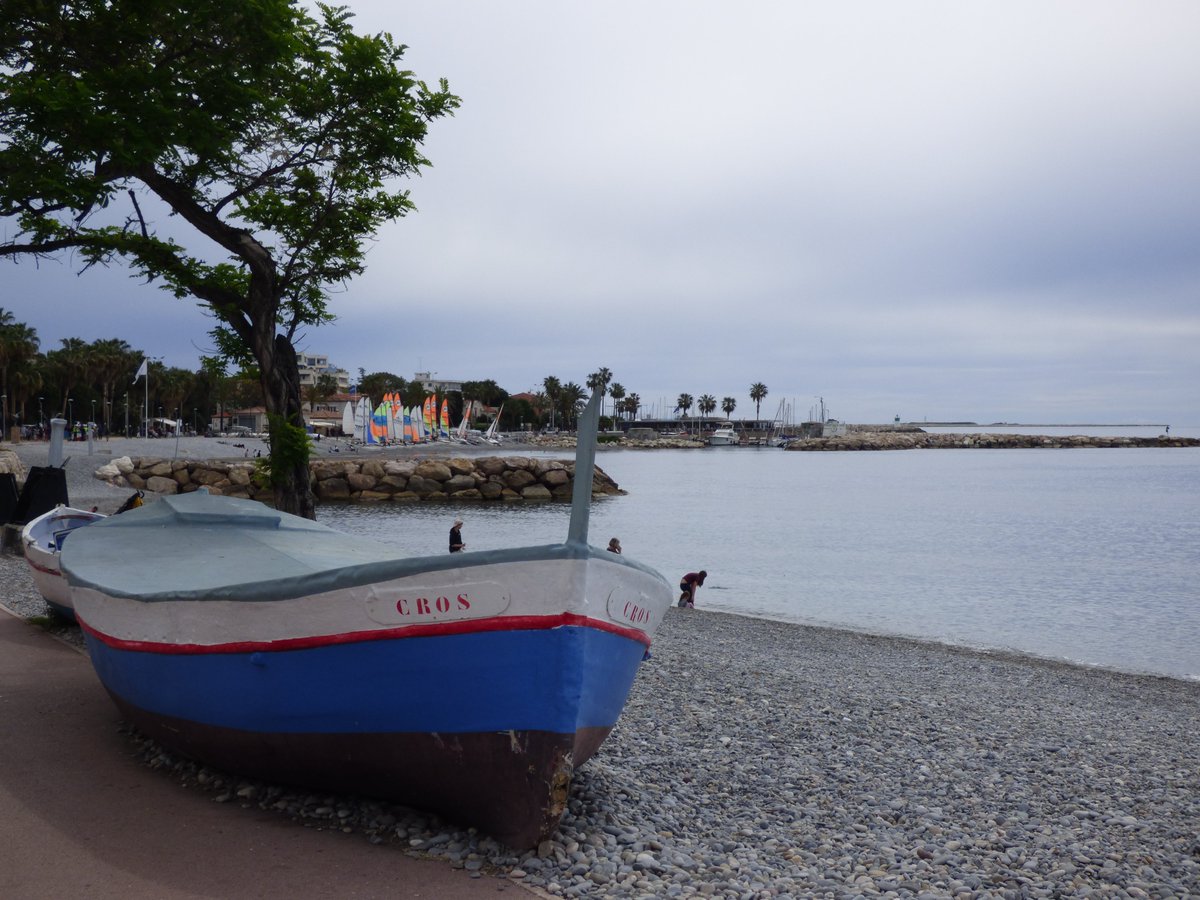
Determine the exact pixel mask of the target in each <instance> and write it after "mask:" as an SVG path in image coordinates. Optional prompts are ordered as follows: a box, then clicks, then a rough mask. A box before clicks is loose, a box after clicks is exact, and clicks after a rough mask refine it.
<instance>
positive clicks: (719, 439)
mask: <svg viewBox="0 0 1200 900" xmlns="http://www.w3.org/2000/svg"><path fill="white" fill-rule="evenodd" d="M740 442H741V439H740V438H739V437H738V434H737V432H736V431H734V428H733V425H731V424H725V425H719V426H717V429H716V430H715V431H713V433H712V434H710V435H709V436H708V445H709V446H710V447H736V446H737V445H738V444H739V443H740Z"/></svg>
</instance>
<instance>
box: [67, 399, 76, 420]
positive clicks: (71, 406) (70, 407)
mask: <svg viewBox="0 0 1200 900" xmlns="http://www.w3.org/2000/svg"><path fill="white" fill-rule="evenodd" d="M67 413H68V415H67V418H68V419H70V420H71V421H70V422H69V423H68V424H70V425H74V424H75V398H74V397H68V398H67Z"/></svg>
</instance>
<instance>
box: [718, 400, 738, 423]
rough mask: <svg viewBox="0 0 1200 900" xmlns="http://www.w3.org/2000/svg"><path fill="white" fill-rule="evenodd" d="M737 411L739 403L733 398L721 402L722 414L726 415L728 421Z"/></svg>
mask: <svg viewBox="0 0 1200 900" xmlns="http://www.w3.org/2000/svg"><path fill="white" fill-rule="evenodd" d="M735 409H737V401H736V400H734V399H733V398H732V397H725V398H724V399H723V400H721V412H723V413H725V418H726V419H728V418H729V417H730V416H732V415H733V411H734V410H735Z"/></svg>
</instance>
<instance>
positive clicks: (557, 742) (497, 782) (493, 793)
mask: <svg viewBox="0 0 1200 900" xmlns="http://www.w3.org/2000/svg"><path fill="white" fill-rule="evenodd" d="M110 696H112V698H113V700H114V701H115V702H116V704H117V707H118V708H119V709H120V710H121V713H122V715H123V716H124V717H125V718H126V720H127V721H128V722H129V723H130V724H132V725H134V726H135V727H137V728H138V730H139V731H141V732H142V733H143V734H145V735H146V736H147V737H150V738H152V739H154V740H155V741H157V742H159V743H160V744H162V745H164V746H166V747H169V748H171V749H173V750H175V751H176V752H178V753H181V754H183V755H184V756H187V757H190V758H192V759H195V760H198V761H201V762H203V763H205V764H206V765H211V766H213V767H214V768H218V769H221V770H224V771H227V772H230V773H234V774H239V775H245V776H249V777H253V778H259V779H262V780H266V781H273V782H277V783H282V784H293V785H298V786H303V787H307V788H315V789H320V790H329V791H335V792H342V793H354V794H362V795H366V796H370V797H378V798H380V799H384V800H392V801H395V802H397V803H402V804H404V805H406V806H412V807H416V808H418V809H424V810H429V811H432V812H436V813H438V814H440V815H442V816H445V817H446V818H448V819H450V820H453V821H458V822H461V823H463V824H468V825H475V826H478V827H479V828H481V829H482V830H484V831H486V832H487V833H488V834H490V835H491V836H492V837H494V838H496V839H497V840H499V841H502V842H503V843H505V844H508V845H509V846H511V847H514V848H527V847H532V846H535V845H536V844H537V843H538V842H539V841H541V840H543V839H545V838H546V837H549V836H550V835H551V834H552V833H553V832H554V830H555V828H557V826H558V822H559V820H560V819H561V818H562V814H563V811H564V810H565V809H566V803H567V795H568V792H569V790H570V786H571V776H572V773H573V771H574V767H575V766H577V765H580V764H582V763H583V762H585V761H586V760H587V759H588V758H589V757H591V756H592V754H593V753H594V752H595V751H596V749H597V748H598V747H599V746H600V744H601V743H603V741H604V739H605V737H607V735H608V733H609V731H610V730H611V729H609V728H587V729H581V730H580V731H579V732H577V733H576V734H554V733H550V732H544V731H504V732H490V733H470V734H416V733H409V734H296V733H289V734H270V733H258V732H247V731H240V730H236V729H230V728H223V727H218V726H211V725H202V724H198V723H196V722H191V721H187V720H184V719H176V718H172V717H170V716H162V715H158V714H154V713H148V712H146V711H145V710H142V709H139V708H138V707H135V706H132V705H130V704H129V703H127V702H125V701H124V700H122V699H121V698H120V697H118V696H116V695H115V694H111V692H110Z"/></svg>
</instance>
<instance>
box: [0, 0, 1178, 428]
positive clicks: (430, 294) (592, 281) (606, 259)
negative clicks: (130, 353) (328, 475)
mask: <svg viewBox="0 0 1200 900" xmlns="http://www.w3.org/2000/svg"><path fill="white" fill-rule="evenodd" d="M351 5H352V8H353V9H354V10H355V11H356V12H357V13H358V14H359V27H360V28H363V29H367V30H381V29H386V30H389V31H391V32H392V33H393V34H394V35H395V36H396V37H397V39H398V40H400V41H402V42H404V43H406V44H408V45H409V46H410V50H409V53H408V56H407V64H408V65H409V66H410V67H411V68H412V69H413V70H414V71H415V72H416V73H417V74H418V75H419V76H420V77H422V78H426V79H433V78H436V77H438V76H442V75H444V76H446V77H447V78H449V79H450V82H451V87H452V88H453V89H454V90H455V91H457V92H458V93H460V94H461V95H462V96H463V98H464V106H463V108H462V110H461V111H460V113H459V115H458V116H457V117H456V118H455V119H453V120H449V121H440V122H437V123H434V125H433V127H432V130H431V134H430V139H429V142H428V145H427V148H426V149H427V152H428V155H429V157H430V158H431V159H432V160H433V161H434V168H433V169H432V170H430V171H428V172H427V173H426V174H425V175H424V176H423V177H422V178H420V179H417V180H415V181H413V182H412V183H411V185H410V187H411V190H412V195H413V198H414V200H415V201H416V203H417V206H418V207H419V210H420V211H419V212H418V213H416V214H414V215H413V216H411V217H409V218H408V219H405V220H403V221H400V222H397V223H394V224H392V225H389V226H388V227H387V228H385V229H384V230H383V231H382V232H381V234H380V235H379V238H378V242H377V245H376V247H375V248H374V250H373V251H372V254H371V257H370V259H369V268H368V272H367V274H366V275H365V276H364V277H362V278H360V279H358V280H356V281H355V282H354V283H352V284H351V285H349V286H348V288H347V289H346V290H345V292H344V293H340V294H338V295H337V296H336V298H335V300H334V308H335V310H336V311H337V313H338V315H339V317H340V321H339V322H338V323H337V324H336V325H335V326H332V327H327V328H323V329H319V330H314V331H312V332H311V333H309V334H308V335H307V336H306V340H307V342H308V346H309V348H310V349H312V350H315V351H318V352H324V353H327V354H329V355H330V356H331V358H333V359H334V360H335V361H337V362H338V363H339V364H341V365H343V366H345V367H346V368H349V369H351V370H352V371H353V370H356V369H357V368H358V367H360V366H361V367H363V368H365V369H367V370H368V371H373V370H377V369H387V370H391V371H395V372H397V373H398V374H402V375H411V373H412V371H414V370H416V369H417V368H431V369H436V370H440V371H441V372H442V373H443V374H454V375H458V376H460V377H463V378H496V379H497V380H498V381H499V382H500V383H501V384H503V385H504V386H505V387H507V388H508V389H509V390H513V391H517V390H523V389H527V388H529V387H531V386H534V385H536V384H538V383H540V381H541V379H542V378H543V377H544V376H545V375H548V374H556V375H559V376H561V377H563V378H567V379H574V380H577V381H582V380H583V378H584V377H586V374H587V372H589V371H591V370H593V369H595V368H596V367H598V366H601V365H606V366H608V367H609V368H610V369H612V370H613V371H614V372H615V373H616V377H617V380H619V381H621V382H622V383H623V384H624V385H625V386H626V387H627V389H629V390H632V391H637V392H638V393H640V394H641V395H642V397H643V398H644V399H657V398H659V397H667V398H669V399H670V400H671V401H672V402H673V399H674V397H675V396H676V395H677V394H678V393H680V392H682V391H688V392H690V393H693V394H698V393H703V392H708V393H713V394H716V395H717V396H718V397H721V396H724V395H726V394H730V395H734V396H736V397H738V399H739V410H742V411H744V410H747V409H752V404H750V402H749V400H748V398H747V396H746V392H747V390H748V388H749V385H750V384H751V383H752V382H754V381H764V382H766V383H767V384H768V385H769V386H770V388H771V395H770V397H769V399H768V401H767V403H766V404H765V405H764V411H766V409H767V407H770V408H771V410H772V411H773V409H774V406H775V403H776V402H777V400H778V399H779V398H783V397H795V398H797V403H798V405H801V406H802V408H803V407H806V405H807V403H808V402H809V400H807V399H805V398H811V397H813V396H816V395H823V396H825V397H826V399H827V401H828V402H830V404H831V405H832V406H833V408H834V410H835V412H836V413H838V414H841V415H843V416H845V417H847V418H851V419H858V420H863V421H866V420H870V419H872V418H880V417H886V418H887V419H890V418H891V416H892V415H893V414H895V413H900V414H902V415H904V416H911V417H918V416H921V415H927V416H928V417H929V418H972V419H978V420H980V421H993V420H999V419H1006V420H1010V421H1013V420H1026V421H1028V420H1031V419H1043V420H1045V419H1049V418H1054V417H1060V418H1067V419H1071V420H1074V421H1080V420H1084V419H1088V420H1095V421H1133V420H1140V421H1160V422H1161V421H1177V422H1178V421H1185V420H1190V421H1193V422H1195V423H1197V424H1200V403H1198V400H1197V396H1196V391H1195V389H1194V387H1193V385H1194V384H1196V383H1200V359H1198V356H1197V354H1196V353H1195V350H1194V348H1195V346H1196V338H1197V337H1200V303H1198V302H1197V300H1198V297H1200V254H1198V253H1197V251H1196V239H1195V235H1196V234H1197V233H1200V228H1198V226H1200V203H1197V200H1198V199H1200V174H1197V173H1198V171H1200V169H1198V168H1197V166H1196V165H1195V160H1196V159H1197V158H1198V156H1200V153H1198V151H1200V93H1198V92H1197V90H1196V85H1197V84H1200V63H1198V62H1197V54H1196V53H1195V46H1196V43H1197V41H1196V39H1197V37H1198V36H1200V7H1197V6H1195V4H1192V3H1169V2H1168V3H1156V4H1154V5H1153V6H1152V7H1141V8H1138V7H1134V6H1130V5H1128V4H1124V3H1115V2H1100V3H1061V4H1041V3H1012V4H1003V5H994V6H983V7H981V6H978V5H966V6H964V5H961V4H953V3H912V4H903V5H894V6H884V5H875V6H866V7H864V6H849V7H847V6H844V5H843V6H838V5H821V6H814V5H811V4H755V5H753V6H751V7H749V8H746V7H737V6H735V5H732V4H727V3H716V2H686V3H684V2H674V3H656V4H637V3H631V2H616V3H608V4H602V5H585V6H580V5H562V4H556V3H550V2H529V3H522V4H516V5H513V4H492V3H483V2H476V3H461V2H459V3H449V4H441V3H438V4H434V3H424V4H420V3H418V4H404V5H402V6H396V5H393V4H389V3H383V2H381V0H369V2H368V0H359V2H355V3H352V4H351ZM12 271H13V270H12V269H11V268H10V269H9V270H8V271H6V272H5V273H4V274H5V275H6V276H7V275H8V274H10V273H11V272H12ZM18 272H19V274H18V276H17V278H16V279H15V280H9V279H7V278H6V279H5V281H6V284H9V285H19V288H14V290H19V296H13V297H12V299H11V300H9V299H5V300H0V303H2V304H3V305H5V306H6V307H8V308H12V309H14V311H15V312H17V313H18V315H19V316H20V315H21V314H24V317H25V318H26V319H31V318H33V317H32V316H31V315H30V312H29V311H30V310H33V309H38V308H40V307H39V306H37V305H36V304H35V302H34V301H35V300H36V303H37V304H45V305H49V306H53V307H54V308H56V309H57V308H58V307H59V306H60V304H64V303H70V304H71V309H72V313H71V315H70V318H65V317H64V316H63V315H62V313H61V312H58V313H55V314H50V313H47V314H46V317H45V318H44V319H42V320H40V321H32V322H31V324H34V325H35V326H36V327H38V329H39V332H40V333H41V334H42V335H43V337H50V336H59V335H60V333H61V327H62V322H63V321H64V319H65V321H67V322H69V323H71V324H72V325H74V324H75V323H79V326H80V327H82V326H83V325H85V324H88V325H90V324H92V323H94V322H95V319H93V318H92V316H91V311H90V310H89V311H88V312H86V313H84V312H80V313H78V314H77V313H76V312H75V309H76V307H77V305H78V308H80V309H82V304H83V303H84V302H85V298H86V301H87V302H94V303H96V305H97V306H98V307H99V308H100V309H101V310H103V314H102V315H101V316H99V317H96V318H98V319H100V320H102V321H104V322H105V323H106V324H107V323H108V322H110V321H113V320H114V319H115V320H116V321H118V322H119V323H120V324H121V326H122V328H123V329H127V330H129V331H130V332H131V333H133V334H135V335H138V334H140V335H142V337H140V338H138V337H131V338H127V339H129V340H131V342H133V343H136V344H144V345H146V346H147V348H148V349H153V348H154V347H159V348H164V349H161V350H159V351H158V352H163V353H168V354H172V355H173V354H175V353H178V354H180V356H181V358H180V359H179V360H177V364H190V362H189V361H188V360H186V359H184V358H182V357H186V355H187V353H188V352H189V348H190V347H191V345H192V343H193V342H197V343H201V344H204V343H205V341H204V339H203V331H204V330H205V329H206V328H207V327H208V323H207V321H206V320H203V318H202V317H201V316H200V315H199V313H197V312H195V311H192V310H189V309H188V305H187V304H181V303H180V302H178V301H173V300H172V299H171V298H169V297H168V296H166V295H163V294H160V293H159V292H156V291H153V289H151V288H146V287H142V286H138V285H137V283H136V282H130V281H128V280H125V279H121V278H114V277H112V276H111V273H110V275H109V276H108V277H106V278H102V279H99V280H97V279H96V277H95V273H88V275H87V276H85V277H84V278H83V279H78V280H76V279H72V278H71V277H69V276H68V277H62V276H61V274H60V275H58V276H53V277H50V278H45V277H43V276H45V274H46V272H45V271H44V270H43V271H40V272H33V271H32V267H30V266H26V265H22V266H20V267H19V268H18ZM35 276H36V277H35ZM9 289H10V288H9V287H5V288H4V291H5V293H8V291H9ZM118 299H119V302H118ZM114 310H120V312H119V313H117V312H114ZM39 315H40V313H39ZM176 315H178V316H179V318H178V319H176V318H174V316H176ZM43 323H44V324H43ZM171 323H174V324H171ZM143 325H144V326H145V328H144V329H143V328H142V326H143ZM97 327H98V326H97ZM109 331H110V332H111V329H110V330H109ZM71 333H80V335H81V336H83V337H87V338H91V337H103V336H109V332H97V333H96V334H95V335H91V334H87V333H81V332H78V331H75V332H71ZM63 336H65V335H63ZM122 336H124V335H122ZM167 347H169V348H170V349H166V348H167ZM177 348H178V349H177ZM190 352H191V353H192V357H191V358H192V359H194V355H195V350H194V348H192V349H191V351H190ZM169 361H170V360H169Z"/></svg>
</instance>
